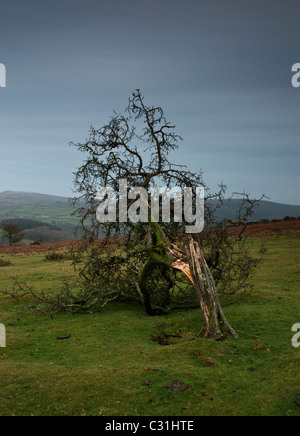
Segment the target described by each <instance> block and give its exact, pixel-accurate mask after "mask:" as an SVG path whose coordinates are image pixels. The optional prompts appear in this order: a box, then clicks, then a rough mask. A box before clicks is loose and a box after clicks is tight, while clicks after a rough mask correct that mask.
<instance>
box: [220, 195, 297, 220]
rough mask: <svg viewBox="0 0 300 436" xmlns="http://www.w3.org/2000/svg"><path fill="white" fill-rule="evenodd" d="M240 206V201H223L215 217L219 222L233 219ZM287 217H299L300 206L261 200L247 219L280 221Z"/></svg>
mask: <svg viewBox="0 0 300 436" xmlns="http://www.w3.org/2000/svg"><path fill="white" fill-rule="evenodd" d="M240 204H241V200H238V199H234V200H225V201H224V204H223V206H222V207H221V208H220V209H218V210H217V211H216V217H217V218H218V219H219V220H221V219H223V218H229V219H234V218H235V216H236V211H237V210H238V209H239V207H240ZM287 216H289V217H294V218H298V217H300V206H293V205H288V204H281V203H274V202H272V201H265V200H262V201H261V202H260V203H259V205H258V207H256V208H255V211H254V214H253V215H252V216H251V217H250V218H249V221H250V220H251V221H257V222H258V221H261V220H282V219H283V218H285V217H287Z"/></svg>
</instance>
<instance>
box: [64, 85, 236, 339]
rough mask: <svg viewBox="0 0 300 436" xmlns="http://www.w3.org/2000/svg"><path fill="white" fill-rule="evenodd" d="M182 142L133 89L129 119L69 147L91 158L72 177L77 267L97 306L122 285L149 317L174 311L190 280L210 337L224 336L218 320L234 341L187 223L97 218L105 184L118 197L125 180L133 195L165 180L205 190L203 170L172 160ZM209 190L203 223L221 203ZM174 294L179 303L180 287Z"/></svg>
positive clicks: (161, 115) (119, 117)
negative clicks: (79, 233) (79, 237)
mask: <svg viewBox="0 0 300 436" xmlns="http://www.w3.org/2000/svg"><path fill="white" fill-rule="evenodd" d="M181 139H182V138H181V137H180V136H179V135H177V134H176V133H175V126H174V125H172V124H170V123H169V122H168V121H167V120H166V118H165V116H164V113H163V110H162V109H161V108H160V107H155V106H147V105H146V104H145V102H144V98H143V96H142V94H141V92H140V90H136V91H135V92H133V94H132V96H131V98H130V99H129V104H128V107H127V110H126V112H125V114H116V113H115V114H114V116H113V117H112V118H111V119H110V121H109V122H108V123H107V124H106V125H104V126H103V127H102V128H100V129H96V128H94V127H91V129H90V138H89V139H88V140H87V141H86V142H85V143H83V144H81V143H80V144H74V143H72V144H73V145H75V146H76V147H77V148H78V149H79V150H80V151H81V152H83V153H84V154H85V156H86V157H85V160H84V163H83V165H82V166H81V167H80V168H79V169H78V170H77V172H76V173H75V180H74V183H75V189H76V191H77V192H78V193H79V195H78V197H76V199H75V204H76V205H77V215H79V216H80V218H81V228H82V229H83V230H84V232H85V239H84V243H83V245H82V246H81V249H79V250H77V252H76V253H75V252H74V263H75V265H76V266H77V267H79V271H80V274H81V276H82V277H83V278H84V280H85V284H86V286H87V287H88V288H89V289H90V294H91V295H93V296H94V297H95V298H94V301H95V304H96V301H97V296H99V294H101V293H103V290H104V291H105V292H107V295H108V296H109V298H113V296H112V293H113V292H112V291H113V290H115V292H116V294H118V292H119V295H122V291H120V286H121V288H123V295H124V294H126V292H125V289H126V288H128V289H130V292H131V294H132V296H135V297H137V298H138V297H141V298H142V300H143V303H144V307H145V310H146V312H147V313H148V314H149V315H154V314H156V313H161V312H167V311H168V310H169V309H170V308H171V307H172V303H173V307H174V302H175V300H176V298H173V301H172V302H171V293H172V291H173V295H174V288H176V284H178V281H179V282H180V281H181V282H182V280H183V277H185V278H186V279H187V281H186V283H185V284H184V285H183V286H181V290H182V289H184V291H185V293H186V292H187V291H186V290H187V288H189V290H190V289H191V287H192V289H193V292H192V293H191V294H192V295H193V297H192V298H194V301H195V298H196V297H197V299H198V305H199V306H200V307H201V310H202V314H203V319H204V334H205V336H206V337H207V336H215V335H217V336H219V335H220V334H221V327H220V324H221V323H223V324H224V325H226V326H227V328H228V329H229V331H230V332H231V333H232V334H233V335H234V336H237V334H236V333H235V331H234V329H233V328H232V327H231V326H230V324H229V323H228V321H227V319H226V317H225V315H224V312H223V310H222V308H221V304H220V302H219V298H218V293H217V289H216V285H215V281H214V277H213V274H212V273H211V271H210V268H209V266H208V263H207V262H206V260H205V257H204V255H203V253H202V250H201V247H200V242H201V241H200V239H199V238H198V240H196V239H195V238H193V237H192V236H191V235H190V236H189V237H188V238H187V236H186V235H185V233H184V223H182V224H180V223H175V222H174V220H173V221H172V222H171V223H170V224H169V225H163V224H158V223H157V222H153V220H151V214H150V212H149V224H147V223H142V222H138V223H130V222H127V223H120V219H119V218H120V216H118V215H117V216H116V220H115V222H114V223H99V222H97V220H96V209H97V206H98V202H97V199H96V193H97V190H98V189H99V188H100V187H103V186H106V187H110V188H112V189H113V190H114V192H118V190H119V181H120V180H121V179H126V180H127V183H128V187H127V189H128V190H129V189H130V188H133V187H141V188H144V189H146V190H147V192H149V191H150V189H151V188H152V187H155V186H159V185H160V184H161V183H163V185H164V186H165V187H167V188H169V189H171V188H172V187H174V186H176V187H179V188H181V189H184V188H187V187H189V188H192V190H193V192H195V190H196V188H199V187H204V188H206V186H205V183H204V180H203V175H202V171H198V172H192V171H189V170H187V169H186V168H185V167H183V166H181V165H176V164H174V163H172V162H171V161H170V160H169V154H170V152H172V151H173V150H175V149H177V148H178V143H179V142H180V141H181ZM206 192H207V194H206V202H205V216H206V223H207V224H208V225H211V224H212V223H213V211H214V206H212V204H213V203H212V200H221V199H222V198H223V195H224V192H225V187H224V186H223V185H220V191H219V192H218V193H214V194H209V191H208V190H207V189H206ZM126 194H127V192H126ZM119 200H120V198H119ZM132 202H133V200H132ZM131 204H132V203H130V202H129V204H128V208H129V207H130V205H131ZM149 210H150V205H149ZM101 237H105V238H106V241H107V245H106V248H105V247H104V246H103V245H101V244H98V245H97V244H95V241H96V240H97V239H98V238H101ZM120 237H123V238H124V239H122V241H123V245H122V250H119V251H118V249H116V248H115V249H112V248H111V243H112V242H111V241H112V240H115V241H117V240H118V238H120ZM109 245H110V248H107V247H108V246H109ZM104 253H105V256H104ZM176 271H177V273H176ZM178 273H179V274H180V279H179V278H178ZM188 283H189V285H188ZM189 292H191V291H189ZM175 294H176V292H175ZM176 297H177V299H178V298H179V297H178V288H177V295H176ZM177 306H178V305H177Z"/></svg>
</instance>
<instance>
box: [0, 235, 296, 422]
mask: <svg viewBox="0 0 300 436" xmlns="http://www.w3.org/2000/svg"><path fill="white" fill-rule="evenodd" d="M264 242H265V245H266V247H267V248H268V253H267V254H266V256H265V260H264V263H263V265H262V267H261V268H260V269H259V270H257V272H256V273H255V277H254V278H253V281H254V283H255V289H254V292H253V294H252V295H251V296H248V297H247V298H246V299H245V300H244V301H241V302H239V303H237V304H235V305H233V306H228V307H226V308H225V311H226V315H227V317H228V319H229V320H230V322H231V324H232V325H233V326H234V327H235V328H236V329H237V330H239V331H242V332H244V334H242V333H241V337H240V339H239V340H234V339H233V338H230V337H228V338H227V339H226V340H225V341H224V342H214V341H209V340H205V339H202V338H200V337H199V336H198V333H199V331H200V329H201V313H200V311H199V310H192V311H178V312H174V313H172V314H170V315H169V316H163V317H151V318H150V317H147V316H146V315H145V313H144V311H143V308H142V307H141V306H138V305H126V304H112V305H110V306H107V307H106V308H105V309H104V310H103V311H102V312H101V313H92V314H88V315H69V314H60V315H55V316H54V317H53V319H51V318H49V317H45V316H44V317H43V316H38V315H35V314H32V313H31V312H28V311H25V310H24V305H25V303H23V304H16V302H14V301H13V300H11V299H10V298H9V297H6V296H0V304H1V307H0V323H3V324H5V325H6V328H7V348H1V349H0V374H1V377H0V389H1V396H0V415H109V416H112V415H117V416H118V415H154V416H157V415H168V416H171V415H177V416H184V415H186V416H188V415H189V416H196V415H291V416H298V415H299V414H300V399H299V396H300V383H299V382H300V377H299V370H300V358H299V357H300V354H299V353H300V351H299V350H300V349H295V348H293V347H292V345H291V338H292V336H293V333H292V332H291V328H292V325H293V324H295V323H299V322H300V310H299V309H300V302H299V285H300V266H299V265H300V245H299V242H300V241H299V238H297V237H288V238H269V239H265V240H264ZM260 243H261V240H255V241H254V246H253V250H254V251H255V250H257V249H258V247H259V245H260ZM0 259H2V260H5V261H9V262H11V263H12V264H13V265H11V266H7V267H2V268H1V270H0V279H1V285H0V286H1V288H6V289H9V288H11V286H12V280H13V277H15V276H18V277H19V279H21V280H26V281H27V282H28V283H30V284H32V285H33V286H35V288H36V289H38V290H44V291H48V292H54V291H55V290H57V289H58V288H59V286H60V284H61V282H62V281H63V280H64V279H65V278H67V277H68V276H69V275H74V272H73V270H72V269H71V267H70V262H69V261H66V260H64V261H59V262H47V261H45V253H43V254H35V255H32V256H28V255H27V256H25V255H22V254H17V255H15V256H8V255H3V254H1V253H0ZM28 303H29V302H27V303H26V304H28ZM161 332H166V333H171V334H174V333H176V334H178V333H179V334H180V336H181V337H180V338H172V339H171V341H172V345H169V346H162V345H159V344H158V343H157V342H155V341H154V340H153V339H152V338H153V337H154V336H155V335H158V334H160V333H161ZM63 335H71V336H70V338H69V339H66V340H57V339H56V338H57V337H58V336H63ZM256 344H260V345H263V349H261V350H257V351H255V350H254V349H253V346H254V345H256ZM199 353H201V354H200V355H199ZM208 357H210V358H211V359H213V360H214V361H215V362H216V366H214V367H213V366H204V364H203V362H204V360H205V359H207V358H208ZM172 380H180V381H183V382H185V383H186V384H188V385H189V386H190V388H189V389H188V390H186V391H184V392H178V393H174V392H172V391H171V390H170V389H166V388H165V386H166V385H167V384H168V383H170V382H171V381H172Z"/></svg>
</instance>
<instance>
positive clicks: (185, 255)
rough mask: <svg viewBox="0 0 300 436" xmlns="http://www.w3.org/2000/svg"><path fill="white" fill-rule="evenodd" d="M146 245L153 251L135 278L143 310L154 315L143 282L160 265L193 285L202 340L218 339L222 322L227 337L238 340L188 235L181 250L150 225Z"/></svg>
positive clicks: (146, 286) (208, 270) (195, 245)
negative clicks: (174, 270) (200, 313)
mask: <svg viewBox="0 0 300 436" xmlns="http://www.w3.org/2000/svg"><path fill="white" fill-rule="evenodd" d="M149 236H150V241H149V243H150V245H151V247H152V248H153V251H152V254H151V255H150V258H149V259H148V260H147V262H146V263H145V265H144V267H143V268H142V271H141V273H140V277H139V283H138V286H139V290H140V292H141V293H142V295H143V300H144V306H145V310H146V312H147V313H148V315H150V316H152V315H154V310H153V308H152V305H151V296H150V290H149V288H148V284H147V279H148V277H149V276H150V275H151V272H152V271H153V269H154V268H155V266H156V265H164V266H167V267H171V268H174V269H178V270H180V271H182V272H183V273H184V274H185V275H186V276H187V277H188V278H189V280H190V281H191V282H192V283H193V285H194V287H195V291H196V295H197V297H198V299H199V303H200V308H201V311H202V315H203V322H204V326H203V329H204V336H205V337H206V338H207V337H220V336H222V332H221V328H220V322H223V323H224V325H225V326H226V327H227V329H228V330H229V331H230V333H231V334H232V335H233V336H234V337H235V338H238V335H237V333H236V331H235V330H234V329H233V328H232V327H231V325H230V324H229V322H228V321H227V319H226V317H225V315H224V312H223V310H222V307H221V304H220V301H219V297H218V293H217V289H216V285H215V281H214V278H213V276H212V274H211V272H210V269H209V267H208V265H207V263H206V260H205V258H204V256H203V253H202V251H201V249H200V246H199V244H198V243H197V242H196V241H195V240H194V239H193V237H192V236H191V235H190V236H189V239H188V244H186V246H185V250H184V251H182V250H181V249H180V248H178V247H177V246H176V245H174V244H171V243H169V242H168V241H167V240H166V236H165V234H164V232H163V230H162V229H161V228H160V226H159V225H158V224H156V223H151V235H149Z"/></svg>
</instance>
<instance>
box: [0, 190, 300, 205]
mask: <svg viewBox="0 0 300 436" xmlns="http://www.w3.org/2000/svg"><path fill="white" fill-rule="evenodd" d="M3 194H29V195H45V196H49V197H60V198H63V199H65V200H70V199H72V198H74V197H75V196H73V197H67V196H64V195H59V194H49V193H43V192H29V191H13V190H6V191H3V192H0V195H3ZM253 199H254V198H250V200H253ZM227 200H230V201H239V200H241V198H240V197H237V198H230V197H229V198H227V197H225V198H224V201H227ZM212 201H214V200H212ZM260 201H265V202H267V203H274V204H281V205H284V206H299V207H300V204H296V203H295V204H293V203H281V202H278V201H272V200H270V199H269V198H267V197H265V198H263V199H262V200H260Z"/></svg>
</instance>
